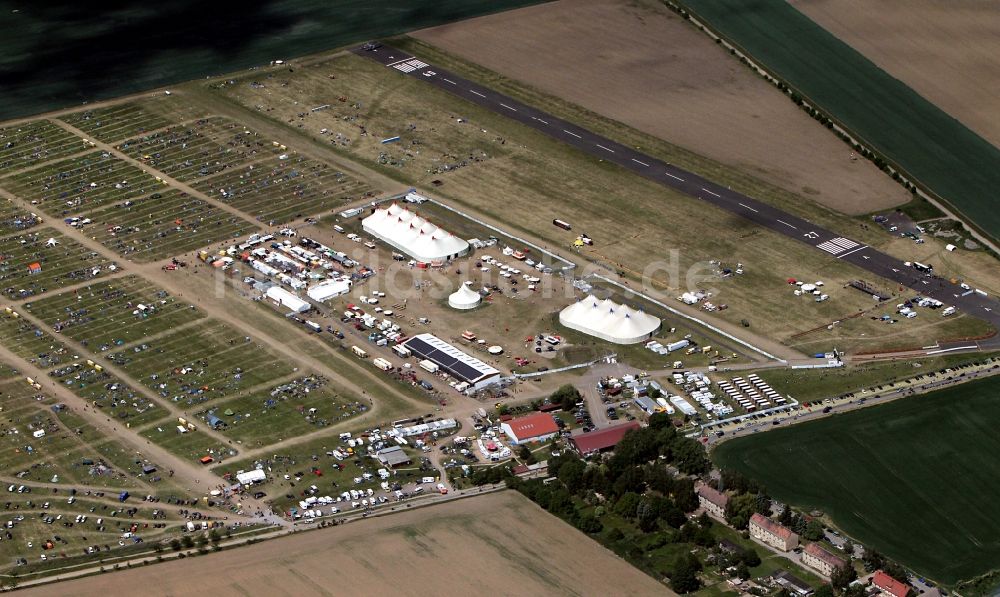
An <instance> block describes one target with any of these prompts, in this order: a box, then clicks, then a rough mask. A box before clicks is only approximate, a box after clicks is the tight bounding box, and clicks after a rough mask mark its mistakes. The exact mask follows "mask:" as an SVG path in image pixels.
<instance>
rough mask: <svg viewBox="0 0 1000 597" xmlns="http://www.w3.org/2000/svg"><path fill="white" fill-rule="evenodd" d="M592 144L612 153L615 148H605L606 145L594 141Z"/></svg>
mask: <svg viewBox="0 0 1000 597" xmlns="http://www.w3.org/2000/svg"><path fill="white" fill-rule="evenodd" d="M594 145H596V146H598V147H600V148H601V149H603V150H604V151H610V152H611V153H614V152H615V150H614V149H609V148H607V147H605V146H603V145H601V144H600V143H594Z"/></svg>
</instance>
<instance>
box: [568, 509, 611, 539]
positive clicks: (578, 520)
mask: <svg viewBox="0 0 1000 597" xmlns="http://www.w3.org/2000/svg"><path fill="white" fill-rule="evenodd" d="M573 525H574V526H575V527H576V528H578V529H580V530H581V531H583V532H584V533H589V534H591V535H593V534H596V533H600V532H601V531H602V530H604V524H602V523H601V521H600V520H598V519H597V517H595V516H594V515H592V514H581V513H579V512H578V513H577V515H576V516H575V517H574V519H573Z"/></svg>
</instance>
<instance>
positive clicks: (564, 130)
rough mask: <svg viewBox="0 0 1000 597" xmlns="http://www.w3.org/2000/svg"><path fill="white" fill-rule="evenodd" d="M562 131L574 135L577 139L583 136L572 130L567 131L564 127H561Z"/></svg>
mask: <svg viewBox="0 0 1000 597" xmlns="http://www.w3.org/2000/svg"><path fill="white" fill-rule="evenodd" d="M563 132H564V133H569V134H570V135H573V136H574V137H576V138H577V139H582V138H583V137H581V136H580V135H577V134H576V133H574V132H573V131H567V130H566V129H563Z"/></svg>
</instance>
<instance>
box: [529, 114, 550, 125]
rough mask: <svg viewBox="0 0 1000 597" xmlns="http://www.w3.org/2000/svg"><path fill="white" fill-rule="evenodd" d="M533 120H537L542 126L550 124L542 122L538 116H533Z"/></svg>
mask: <svg viewBox="0 0 1000 597" xmlns="http://www.w3.org/2000/svg"><path fill="white" fill-rule="evenodd" d="M532 118H533V119H535V120H537V121H538V122H540V123H542V124H548V121H546V120H542V119H541V118H539V117H537V116H532Z"/></svg>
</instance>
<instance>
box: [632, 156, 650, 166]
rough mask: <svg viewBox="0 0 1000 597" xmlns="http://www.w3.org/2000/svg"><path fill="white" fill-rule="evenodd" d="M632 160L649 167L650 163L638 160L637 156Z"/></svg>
mask: <svg viewBox="0 0 1000 597" xmlns="http://www.w3.org/2000/svg"><path fill="white" fill-rule="evenodd" d="M632 161H633V162H635V163H636V164H641V165H643V166H645V167H647V168H649V164H647V163H646V162H640V161H639V160H637V159H635V158H632Z"/></svg>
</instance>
